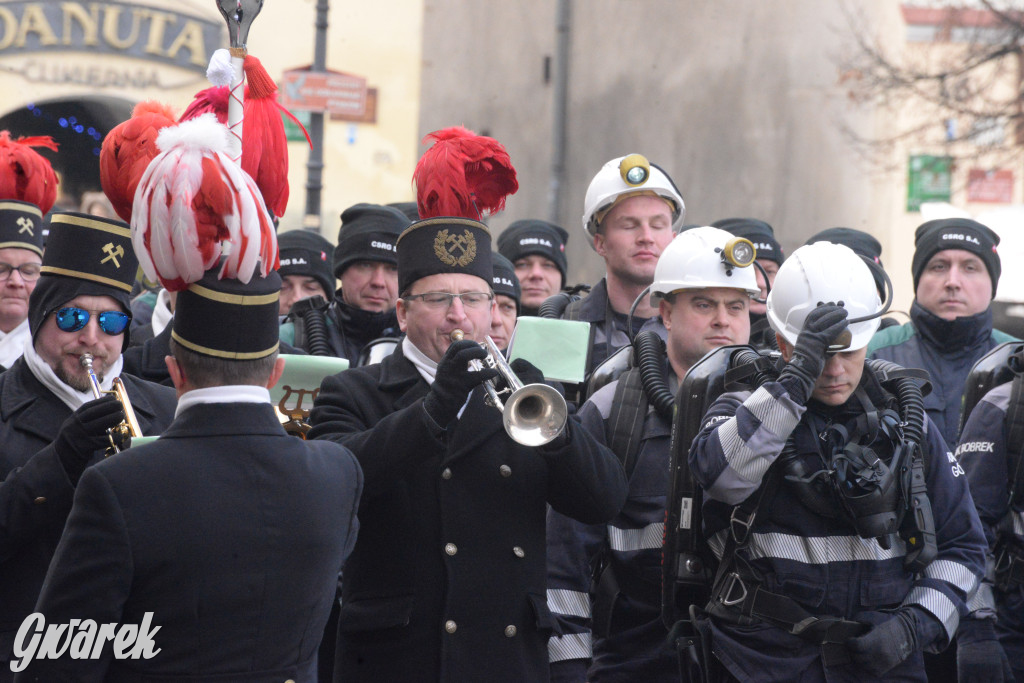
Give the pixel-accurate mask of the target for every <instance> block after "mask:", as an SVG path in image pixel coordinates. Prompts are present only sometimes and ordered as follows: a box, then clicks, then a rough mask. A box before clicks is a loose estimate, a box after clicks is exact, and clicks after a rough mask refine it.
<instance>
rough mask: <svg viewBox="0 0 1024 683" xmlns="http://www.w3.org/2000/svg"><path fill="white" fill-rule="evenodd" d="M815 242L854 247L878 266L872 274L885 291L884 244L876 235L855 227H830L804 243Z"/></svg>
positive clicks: (859, 253)
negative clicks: (882, 271) (883, 274)
mask: <svg viewBox="0 0 1024 683" xmlns="http://www.w3.org/2000/svg"><path fill="white" fill-rule="evenodd" d="M815 242H832V243H833V244H842V245H843V246H846V247H849V248H850V249H852V250H853V251H854V253H855V254H857V255H858V256H860V257H862V258H866V259H867V260H869V261H871V262H872V263H874V264H875V265H876V266H878V270H876V269H874V268H872V269H871V276H872V277H873V278H874V279H875V285H876V286H877V287H878V290H879V291H881V292H884V291H885V279H884V278H883V277H882V275H881V273H880V272H879V271H881V270H883V269H884V268H885V266H883V265H882V245H881V243H880V242H879V241H878V240H876V239H875V238H874V236H872V235H870V234H868V233H866V232H864V231H863V230H857V229H855V228H829V229H827V230H822V231H821V232H819V233H818V234H816V235H814V236H813V237H811V238H810V239H809V240H807V241H806V242H805V243H804V244H814V243H815Z"/></svg>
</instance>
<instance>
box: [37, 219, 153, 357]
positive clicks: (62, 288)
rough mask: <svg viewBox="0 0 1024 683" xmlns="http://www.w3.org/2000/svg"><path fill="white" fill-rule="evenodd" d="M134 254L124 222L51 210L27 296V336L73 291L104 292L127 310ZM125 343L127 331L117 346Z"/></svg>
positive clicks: (136, 266) (135, 266)
mask: <svg viewBox="0 0 1024 683" xmlns="http://www.w3.org/2000/svg"><path fill="white" fill-rule="evenodd" d="M138 270H139V259H138V258H136V256H135V250H134V249H132V236H131V231H130V230H129V229H128V225H127V224H126V223H123V222H121V221H119V220H116V219H109V218H100V217H98V216H90V215H88V214H83V213H53V214H51V215H50V234H49V237H48V238H47V241H46V251H45V252H44V253H43V267H42V274H41V275H40V277H39V281H38V282H37V283H36V287H35V289H34V290H32V294H31V296H29V300H28V319H29V328H30V329H31V330H32V339H35V338H36V334H38V332H39V328H40V327H42V324H43V321H45V320H46V318H47V316H49V315H50V314H51V313H53V312H54V311H56V310H57V309H58V308H60V307H61V306H63V305H64V304H66V303H67V302H68V301H71V300H72V299H74V298H75V297H77V296H82V295H86V296H109V297H111V298H112V299H114V300H115V301H117V302H118V304H120V305H121V309H122V310H123V311H124V312H125V313H128V314H129V315H131V291H132V285H133V284H134V283H135V275H136V273H137V272H138ZM127 346H128V331H127V330H126V331H125V333H124V343H123V344H122V346H121V349H122V350H124V349H125V348H127Z"/></svg>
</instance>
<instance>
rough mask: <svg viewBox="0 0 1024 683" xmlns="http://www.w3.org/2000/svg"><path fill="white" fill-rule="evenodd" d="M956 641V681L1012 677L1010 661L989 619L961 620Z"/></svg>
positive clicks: (982, 682) (990, 682) (998, 681)
mask: <svg viewBox="0 0 1024 683" xmlns="http://www.w3.org/2000/svg"><path fill="white" fill-rule="evenodd" d="M956 643H957V644H956V671H957V676H958V680H961V681H972V682H974V681H977V683H1003V682H1004V681H1012V680H1013V669H1012V668H1011V667H1010V660H1009V659H1008V658H1007V656H1006V652H1004V651H1003V646H1002V645H1001V644H1000V643H999V641H998V640H997V639H996V629H995V626H994V624H993V622H992V621H991V620H988V619H965V620H964V621H962V622H960V629H959V630H958V631H957V632H956Z"/></svg>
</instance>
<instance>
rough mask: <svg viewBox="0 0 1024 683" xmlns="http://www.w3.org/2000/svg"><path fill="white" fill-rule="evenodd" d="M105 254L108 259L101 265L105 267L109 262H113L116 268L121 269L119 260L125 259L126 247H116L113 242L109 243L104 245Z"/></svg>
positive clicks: (104, 259) (105, 258)
mask: <svg viewBox="0 0 1024 683" xmlns="http://www.w3.org/2000/svg"><path fill="white" fill-rule="evenodd" d="M103 253H104V254H106V257H104V258H103V260H102V261H100V265H103V264H104V263H106V262H107V261H113V262H114V267H115V268H120V267H121V262H120V261H118V260H117V259H119V258H123V257H124V247H122V246H121V245H120V244H119V245H117V246H116V247H115V246H114V243H113V242H108V243H107V244H104V245H103Z"/></svg>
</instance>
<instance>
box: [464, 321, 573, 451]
mask: <svg viewBox="0 0 1024 683" xmlns="http://www.w3.org/2000/svg"><path fill="white" fill-rule="evenodd" d="M450 336H451V339H452V341H462V339H463V338H464V337H465V332H463V331H462V330H458V329H456V330H452V332H451V335H450ZM484 340H485V341H484V343H483V344H481V346H483V347H484V348H485V349H487V357H486V358H485V359H484V363H486V365H487V367H490V368H494V369H496V370H497V371H498V373H499V374H501V376H502V377H504V378H505V382H506V383H507V384H508V388H506V389H503V390H502V391H498V389H497V387H496V386H495V384H494V380H493V379H489V380H487V381H486V382H484V390H485V391H486V392H487V404H488V405H491V406H494V407H495V408H497V409H498V410H500V411H501V421H502V424H504V426H505V432H506V433H507V434H508V435H509V436H510V437H511V438H512V440H513V441H515V442H516V443H518V444H521V445H523V446H543V445H544V444H546V443H548V442H550V441H551V440H553V439H554V438H555V437H556V436H558V435H559V434H561V433H562V430H563V429H565V421H566V419H567V418H568V416H569V410H568V408H567V407H566V404H565V399H564V398H562V395H561V394H559V393H558V391H557V390H556V389H554V388H552V387H549V386H548V385H547V384H539V383H538V384H526V385H524V384H523V383H522V381H521V380H520V379H519V378H518V377H516V374H515V372H513V370H512V366H510V365H509V364H508V361H506V360H505V357H504V356H503V355H502V353H501V351H500V350H499V349H498V346H497V345H496V344H495V343H494V340H493V339H491V338H490V337H489V336H485V337H484ZM473 362H474V363H475V362H479V361H473ZM503 394H508V396H507V398H506V399H505V400H504V401H502V400H501V396H502V395H503Z"/></svg>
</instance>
